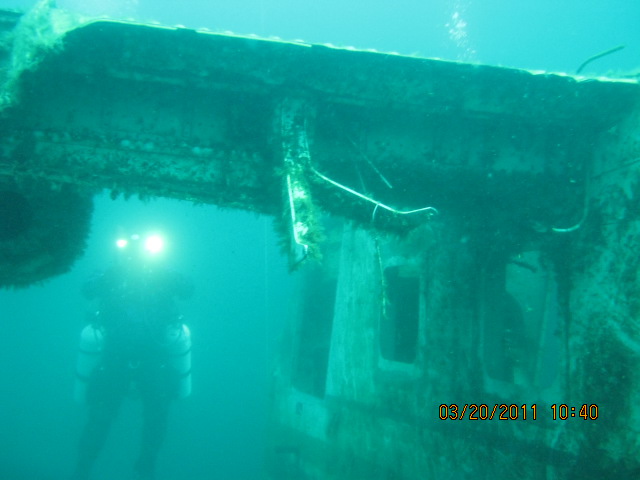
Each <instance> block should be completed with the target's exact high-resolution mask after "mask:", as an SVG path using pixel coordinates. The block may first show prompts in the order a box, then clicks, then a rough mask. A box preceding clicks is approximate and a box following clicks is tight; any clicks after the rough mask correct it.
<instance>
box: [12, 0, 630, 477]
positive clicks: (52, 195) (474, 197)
mask: <svg viewBox="0 0 640 480" xmlns="http://www.w3.org/2000/svg"><path fill="white" fill-rule="evenodd" d="M0 35H1V37H0V41H1V43H0V61H1V71H0V74H1V76H0V83H1V86H2V87H1V88H2V90H1V91H0V95H1V97H0V100H1V102H2V103H1V104H0V109H1V110H0V132H1V135H0V205H2V207H1V208H0V265H1V267H0V285H2V286H5V287H11V286H26V285H29V284H31V283H34V282H37V281H41V280H43V279H45V278H47V277H49V276H52V275H55V274H59V273H61V272H63V271H65V270H66V269H68V268H69V267H70V265H71V264H72V262H73V260H74V259H75V258H76V257H77V255H79V254H80V253H81V251H82V245H83V243H84V237H85V236H86V232H87V228H88V227H87V225H88V221H89V217H90V212H91V197H92V195H93V194H94V193H95V192H97V191H99V190H102V189H110V190H111V192H113V195H114V196H117V195H120V194H123V195H125V196H128V195H139V196H141V197H151V196H164V197H171V198H178V199H183V200H190V201H193V202H197V203H210V204H216V205H220V206H224V207H233V208H240V209H246V210H251V211H254V212H257V213H261V214H267V215H272V216H274V217H275V218H276V219H277V222H276V223H277V225H278V227H277V228H278V229H279V231H280V232H281V234H282V237H283V238H284V239H285V240H286V243H287V244H288V245H289V253H290V258H291V265H292V267H298V266H301V265H304V260H305V259H306V258H308V257H316V258H319V257H321V256H323V255H324V257H325V258H324V263H322V266H318V265H316V266H311V267H304V268H303V269H302V271H301V272H299V273H298V274H297V275H298V276H299V279H300V285H301V287H300V288H301V294H300V295H299V305H298V314H297V315H296V316H295V318H294V319H293V320H292V322H293V323H292V325H293V326H292V329H291V335H290V338H289V339H288V343H286V345H285V347H284V348H283V352H282V355H283V357H282V362H281V364H280V365H279V367H278V372H277V375H276V381H275V384H274V389H275V400H274V406H273V418H272V433H273V435H272V442H273V445H272V447H273V448H272V449H271V450H270V453H269V460H270V469H271V472H272V474H273V475H274V477H273V478H274V479H275V478H278V479H279V480H280V479H284V478H292V479H296V480H298V479H318V480H320V479H329V478H330V479H334V478H335V479H345V478H371V479H377V478H380V479H382V478H385V479H388V478H396V479H413V478H437V479H444V478H474V479H478V478H492V477H495V476H496V475H500V478H511V477H505V476H504V472H511V473H512V476H513V477H514V478H515V477H518V478H527V479H528V478H530V479H560V478H581V479H584V478H591V477H588V476H587V475H589V473H588V472H590V471H594V472H600V473H602V472H609V473H608V474H611V472H619V473H616V474H617V475H619V477H611V476H609V477H607V478H628V477H624V475H628V474H629V472H632V471H634V469H637V468H640V464H639V463H638V458H640V443H639V442H640V441H639V440H638V438H640V435H638V433H640V410H638V408H637V407H636V405H637V404H639V402H637V401H634V399H635V400H637V397H638V396H639V395H640V394H639V393H638V392H639V391H640V377H639V376H638V374H637V372H640V368H638V367H640V365H638V363H639V358H638V355H639V353H640V339H639V338H638V333H639V332H640V324H638V319H637V315H638V306H639V305H640V304H638V302H637V300H636V299H635V298H636V297H637V293H634V292H637V290H636V288H637V283H638V282H639V281H640V280H638V278H637V273H636V272H637V271H638V269H637V267H638V266H640V265H638V260H637V259H638V258H640V256H639V255H637V253H638V240H637V233H640V232H638V230H639V226H638V219H637V215H638V213H639V212H640V208H639V206H638V205H639V204H638V198H639V196H640V191H639V185H640V184H639V183H638V178H639V177H638V168H637V164H638V160H640V123H639V117H640V110H639V104H638V100H639V96H640V87H639V85H638V83H637V82H635V81H630V80H626V81H623V80H615V79H600V78H587V77H576V76H571V75H564V74H551V73H544V72H531V71H525V70H515V69H509V68H501V67H493V66H485V65H470V64H464V63H456V62H448V61H442V60H436V59H425V58H415V57H406V56H400V55H396V54H388V53H379V52H373V51H358V50H354V49H350V48H338V47H335V46H329V45H310V44H306V43H303V42H297V41H296V42H284V41H281V40H276V39H260V38H254V37H250V36H240V35H234V34H220V33H213V32H208V31H195V30H190V29H186V28H182V27H166V26H161V25H144V24H138V23H133V22H123V21H113V20H106V19H79V18H75V17H73V16H72V15H70V14H68V13H66V12H64V11H61V10H57V9H55V8H52V7H50V6H49V5H48V4H47V2H43V3H41V4H39V5H38V6H37V7H36V8H35V9H34V10H33V11H32V12H30V13H28V14H26V15H22V14H18V13H15V12H8V11H3V12H0ZM343 223H344V226H342V224H343ZM337 225H338V226H337ZM338 230H339V231H340V232H341V233H340V234H337V232H338ZM342 232H343V233H342ZM52 240H53V241H52ZM336 252H341V254H340V256H337V255H336ZM585 298H589V299H590V300H589V302H585V301H583V299H585ZM455 403H460V404H461V405H462V404H465V403H469V404H471V403H478V404H480V403H489V404H506V405H511V404H513V405H520V408H521V411H522V412H524V411H527V412H528V413H529V415H531V411H530V410H528V408H529V407H530V405H531V404H533V403H536V404H537V405H538V408H539V409H540V410H539V412H538V416H539V419H538V420H535V421H533V420H526V421H523V420H518V421H497V420H494V421H485V422H472V421H469V420H465V421H463V422H457V423H456V422H453V421H446V420H440V419H439V418H438V414H439V409H438V407H439V405H441V404H445V405H451V404H455ZM552 403H558V404H561V403H562V404H568V405H570V406H577V407H580V406H581V405H582V404H585V405H594V404H597V405H598V406H599V412H598V414H599V418H598V420H582V419H579V420H578V419H575V418H571V419H569V420H567V421H565V422H564V423H563V421H561V420H551V419H550V417H551V411H550V410H549V408H548V406H549V405H550V404H552ZM523 405H524V406H525V407H522V406H523ZM543 409H544V410H543ZM587 410H588V411H589V412H591V414H593V409H591V410H589V408H588V409H587ZM596 449H597V452H598V453H597V455H596V460H594V452H595V451H596ZM461 452H462V453H464V455H462V453H461ZM529 454H530V455H529ZM461 456H462V457H463V458H462V459H461ZM486 459H489V460H490V461H489V462H484V460H486ZM481 462H484V463H483V465H482V467H481V466H479V464H480V463H481ZM487 463H488V464H487ZM587 466H588V467H589V468H590V469H591V470H589V468H587ZM448 472H449V473H448ZM450 472H456V473H450ZM448 474H450V476H449V477H447V476H446V475H448ZM456 475H457V476H456ZM593 478H596V477H593ZM597 478H604V477H597Z"/></svg>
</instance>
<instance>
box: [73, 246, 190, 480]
mask: <svg viewBox="0 0 640 480" xmlns="http://www.w3.org/2000/svg"><path fill="white" fill-rule="evenodd" d="M116 245H117V248H118V258H117V261H116V263H115V265H114V266H113V267H112V268H110V269H109V270H107V271H105V272H104V273H102V274H99V275H97V276H95V277H94V278H91V279H90V280H89V281H88V282H87V283H86V284H85V286H84V289H83V293H84V295H85V296H86V297H87V298H88V299H90V300H97V302H98V304H99V311H98V313H97V314H96V316H95V318H94V319H93V320H92V321H91V323H90V324H89V325H87V326H86V327H85V328H84V330H83V331H82V334H81V338H80V353H79V357H78V364H77V380H76V387H75V394H74V397H75V399H76V401H78V402H80V403H83V404H86V405H87V406H88V410H89V412H88V421H87V423H86V425H85V427H84V429H83V431H82V434H81V437H80V442H79V448H78V459H77V463H76V468H75V472H74V474H73V477H72V479H73V480H87V479H88V478H89V476H90V473H91V469H92V466H93V464H94V462H95V460H96V459H97V457H98V455H99V453H100V451H101V450H102V447H103V446H104V444H105V442H106V439H107V436H108V433H109V429H110V426H111V424H112V423H113V420H114V418H115V416H116V414H117V411H118V408H119V406H120V404H121V403H122V400H123V398H124V397H126V396H127V395H128V394H130V393H134V394H135V397H136V398H140V400H141V401H142V404H143V417H144V418H143V425H142V441H141V446H140V452H139V455H138V459H137V461H136V463H135V466H134V478H136V479H139V480H152V479H153V478H154V470H155V464H156V458H157V455H158V452H159V450H160V447H161V445H162V442H163V439H164V436H165V432H166V428H167V419H168V414H169V405H170V403H171V400H172V399H174V398H184V397H186V396H188V395H189V394H190V393H191V353H190V350H191V338H190V332H189V329H188V328H187V326H186V325H184V324H183V323H182V321H181V316H180V315H179V313H178V310H177V307H176V302H175V300H176V299H185V298H188V297H189V296H190V295H191V293H192V291H193V288H192V285H191V284H190V283H189V282H188V281H187V280H186V279H185V278H183V277H182V276H180V275H178V274H177V273H175V272H172V271H169V270H166V269H164V268H161V265H160V262H159V261H160V258H159V257H161V256H162V250H163V241H162V238H161V237H159V236H157V235H151V236H148V237H146V238H143V237H141V236H139V235H132V236H130V237H128V238H122V239H119V240H118V241H117V242H116Z"/></svg>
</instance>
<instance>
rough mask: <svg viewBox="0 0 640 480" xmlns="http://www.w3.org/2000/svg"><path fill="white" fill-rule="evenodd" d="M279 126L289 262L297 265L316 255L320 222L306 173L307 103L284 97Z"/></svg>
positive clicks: (307, 150)
mask: <svg viewBox="0 0 640 480" xmlns="http://www.w3.org/2000/svg"><path fill="white" fill-rule="evenodd" d="M280 110H281V118H280V128H281V136H282V151H283V160H284V172H285V174H284V183H285V185H284V191H285V195H284V197H285V207H284V208H285V211H288V215H287V223H288V224H289V229H290V232H291V242H290V248H289V266H290V268H291V269H295V268H297V267H298V266H299V265H300V264H301V263H302V262H303V261H304V260H306V259H307V258H309V257H317V256H318V250H317V245H316V243H317V241H318V235H319V225H318V222H317V220H316V218H315V208H314V205H313V202H312V200H311V194H310V189H309V183H308V181H307V178H306V176H305V171H306V170H307V169H308V167H309V165H310V162H311V154H310V153H309V142H308V140H307V118H308V115H309V107H308V105H307V104H306V103H305V102H304V101H302V100H299V99H285V100H284V101H283V102H282V105H281V108H280Z"/></svg>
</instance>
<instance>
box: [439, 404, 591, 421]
mask: <svg viewBox="0 0 640 480" xmlns="http://www.w3.org/2000/svg"><path fill="white" fill-rule="evenodd" d="M549 407H550V409H551V419H552V420H568V419H570V418H582V419H583V420H596V419H597V418H598V405H596V404H588V403H584V404H582V405H577V406H571V405H567V404H565V403H554V404H552V405H550V406H549ZM439 410H440V411H439V415H440V420H465V419H466V420H493V419H496V420H529V419H530V420H537V419H538V405H537V404H535V403H532V404H529V405H527V404H523V405H516V404H515V403H514V404H510V405H509V404H506V403H502V404H498V403H496V404H493V405H487V404H486V403H465V404H457V403H451V404H448V405H447V404H445V403H443V404H441V405H440V407H439Z"/></svg>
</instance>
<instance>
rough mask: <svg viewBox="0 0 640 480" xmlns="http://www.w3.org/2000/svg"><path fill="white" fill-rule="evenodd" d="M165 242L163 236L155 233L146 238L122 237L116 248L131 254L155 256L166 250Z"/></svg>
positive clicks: (118, 240) (136, 235)
mask: <svg viewBox="0 0 640 480" xmlns="http://www.w3.org/2000/svg"><path fill="white" fill-rule="evenodd" d="M164 246H165V242H164V238H162V236H160V235H158V234H156V233H153V234H149V235H147V236H145V237H142V236H141V235H138V234H134V235H131V236H130V237H120V238H118V239H117V240H116V247H118V249H119V250H121V251H126V252H127V253H130V254H148V255H151V256H155V255H157V254H159V253H160V252H162V251H163V250H164Z"/></svg>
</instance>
